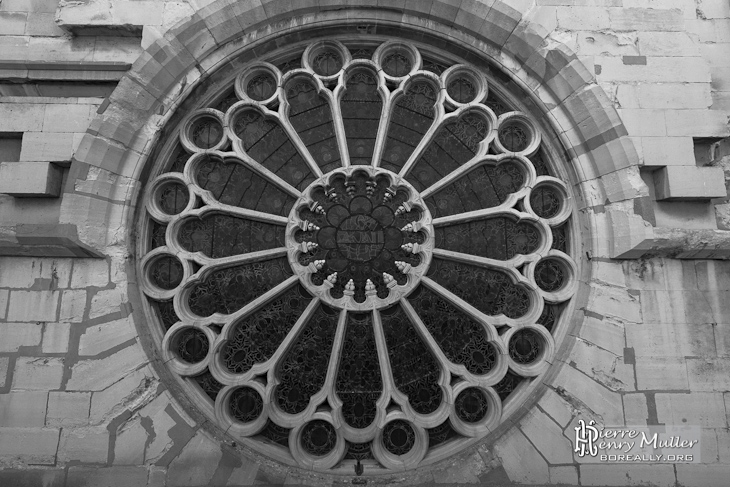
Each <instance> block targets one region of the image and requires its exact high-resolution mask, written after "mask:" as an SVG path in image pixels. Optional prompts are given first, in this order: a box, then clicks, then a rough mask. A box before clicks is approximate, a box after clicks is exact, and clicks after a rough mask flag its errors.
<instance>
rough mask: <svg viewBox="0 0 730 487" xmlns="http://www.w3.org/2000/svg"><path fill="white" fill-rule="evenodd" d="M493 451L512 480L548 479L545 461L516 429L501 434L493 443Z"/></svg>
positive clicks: (527, 481) (528, 481) (538, 481)
mask: <svg viewBox="0 0 730 487" xmlns="http://www.w3.org/2000/svg"><path fill="white" fill-rule="evenodd" d="M494 451H495V453H496V454H497V455H498V456H499V458H500V460H501V461H502V466H503V467H504V469H505V471H506V472H507V475H509V479H510V480H511V481H512V482H515V483H524V484H543V483H546V482H549V481H550V472H549V470H548V464H547V462H545V459H544V458H543V457H542V456H541V455H540V453H538V451H537V450H536V449H535V447H534V446H532V444H531V443H530V442H529V441H528V440H527V438H526V437H525V435H523V434H522V432H521V431H519V430H518V429H512V430H510V431H509V432H507V433H506V434H505V435H504V436H502V437H501V438H500V439H499V440H498V441H497V443H495V445H494Z"/></svg>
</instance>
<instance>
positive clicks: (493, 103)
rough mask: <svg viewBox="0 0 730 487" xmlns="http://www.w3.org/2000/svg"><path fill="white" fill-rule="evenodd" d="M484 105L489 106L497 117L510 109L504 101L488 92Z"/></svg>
mask: <svg viewBox="0 0 730 487" xmlns="http://www.w3.org/2000/svg"><path fill="white" fill-rule="evenodd" d="M486 105H487V106H488V107H489V108H491V109H492V111H493V112H494V113H495V115H497V116H498V117H499V116H500V115H502V114H503V113H507V112H509V111H512V109H511V108H509V107H508V106H507V104H506V103H504V102H503V101H502V100H500V99H499V98H497V97H496V96H495V95H494V94H492V93H489V96H487V103H486Z"/></svg>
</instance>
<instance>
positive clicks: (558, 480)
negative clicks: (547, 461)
mask: <svg viewBox="0 0 730 487" xmlns="http://www.w3.org/2000/svg"><path fill="white" fill-rule="evenodd" d="M550 483H551V484H565V485H578V467H574V466H572V465H566V466H560V467H553V466H551V467H550Z"/></svg>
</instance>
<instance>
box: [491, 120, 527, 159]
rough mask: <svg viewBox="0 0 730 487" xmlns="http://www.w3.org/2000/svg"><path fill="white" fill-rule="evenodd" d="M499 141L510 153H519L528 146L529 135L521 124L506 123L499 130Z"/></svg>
mask: <svg viewBox="0 0 730 487" xmlns="http://www.w3.org/2000/svg"><path fill="white" fill-rule="evenodd" d="M498 137H499V141H500V142H501V143H502V146H503V147H504V148H505V149H507V150H508V151H510V152H520V151H523V150H525V149H527V146H528V145H530V140H531V137H530V134H529V132H527V130H525V127H524V126H523V125H522V124H521V123H506V124H504V125H502V126H501V127H500V128H499V134H498Z"/></svg>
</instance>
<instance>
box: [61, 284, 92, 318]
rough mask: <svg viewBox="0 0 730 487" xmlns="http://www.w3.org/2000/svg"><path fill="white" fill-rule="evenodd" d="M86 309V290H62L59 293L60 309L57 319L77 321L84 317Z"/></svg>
mask: <svg viewBox="0 0 730 487" xmlns="http://www.w3.org/2000/svg"><path fill="white" fill-rule="evenodd" d="M85 310H86V290H85V289H74V290H69V291H63V293H62V294H61V311H60V314H59V319H60V320H62V321H68V322H71V323H78V322H81V321H82V320H83V319H84V311H85Z"/></svg>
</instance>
